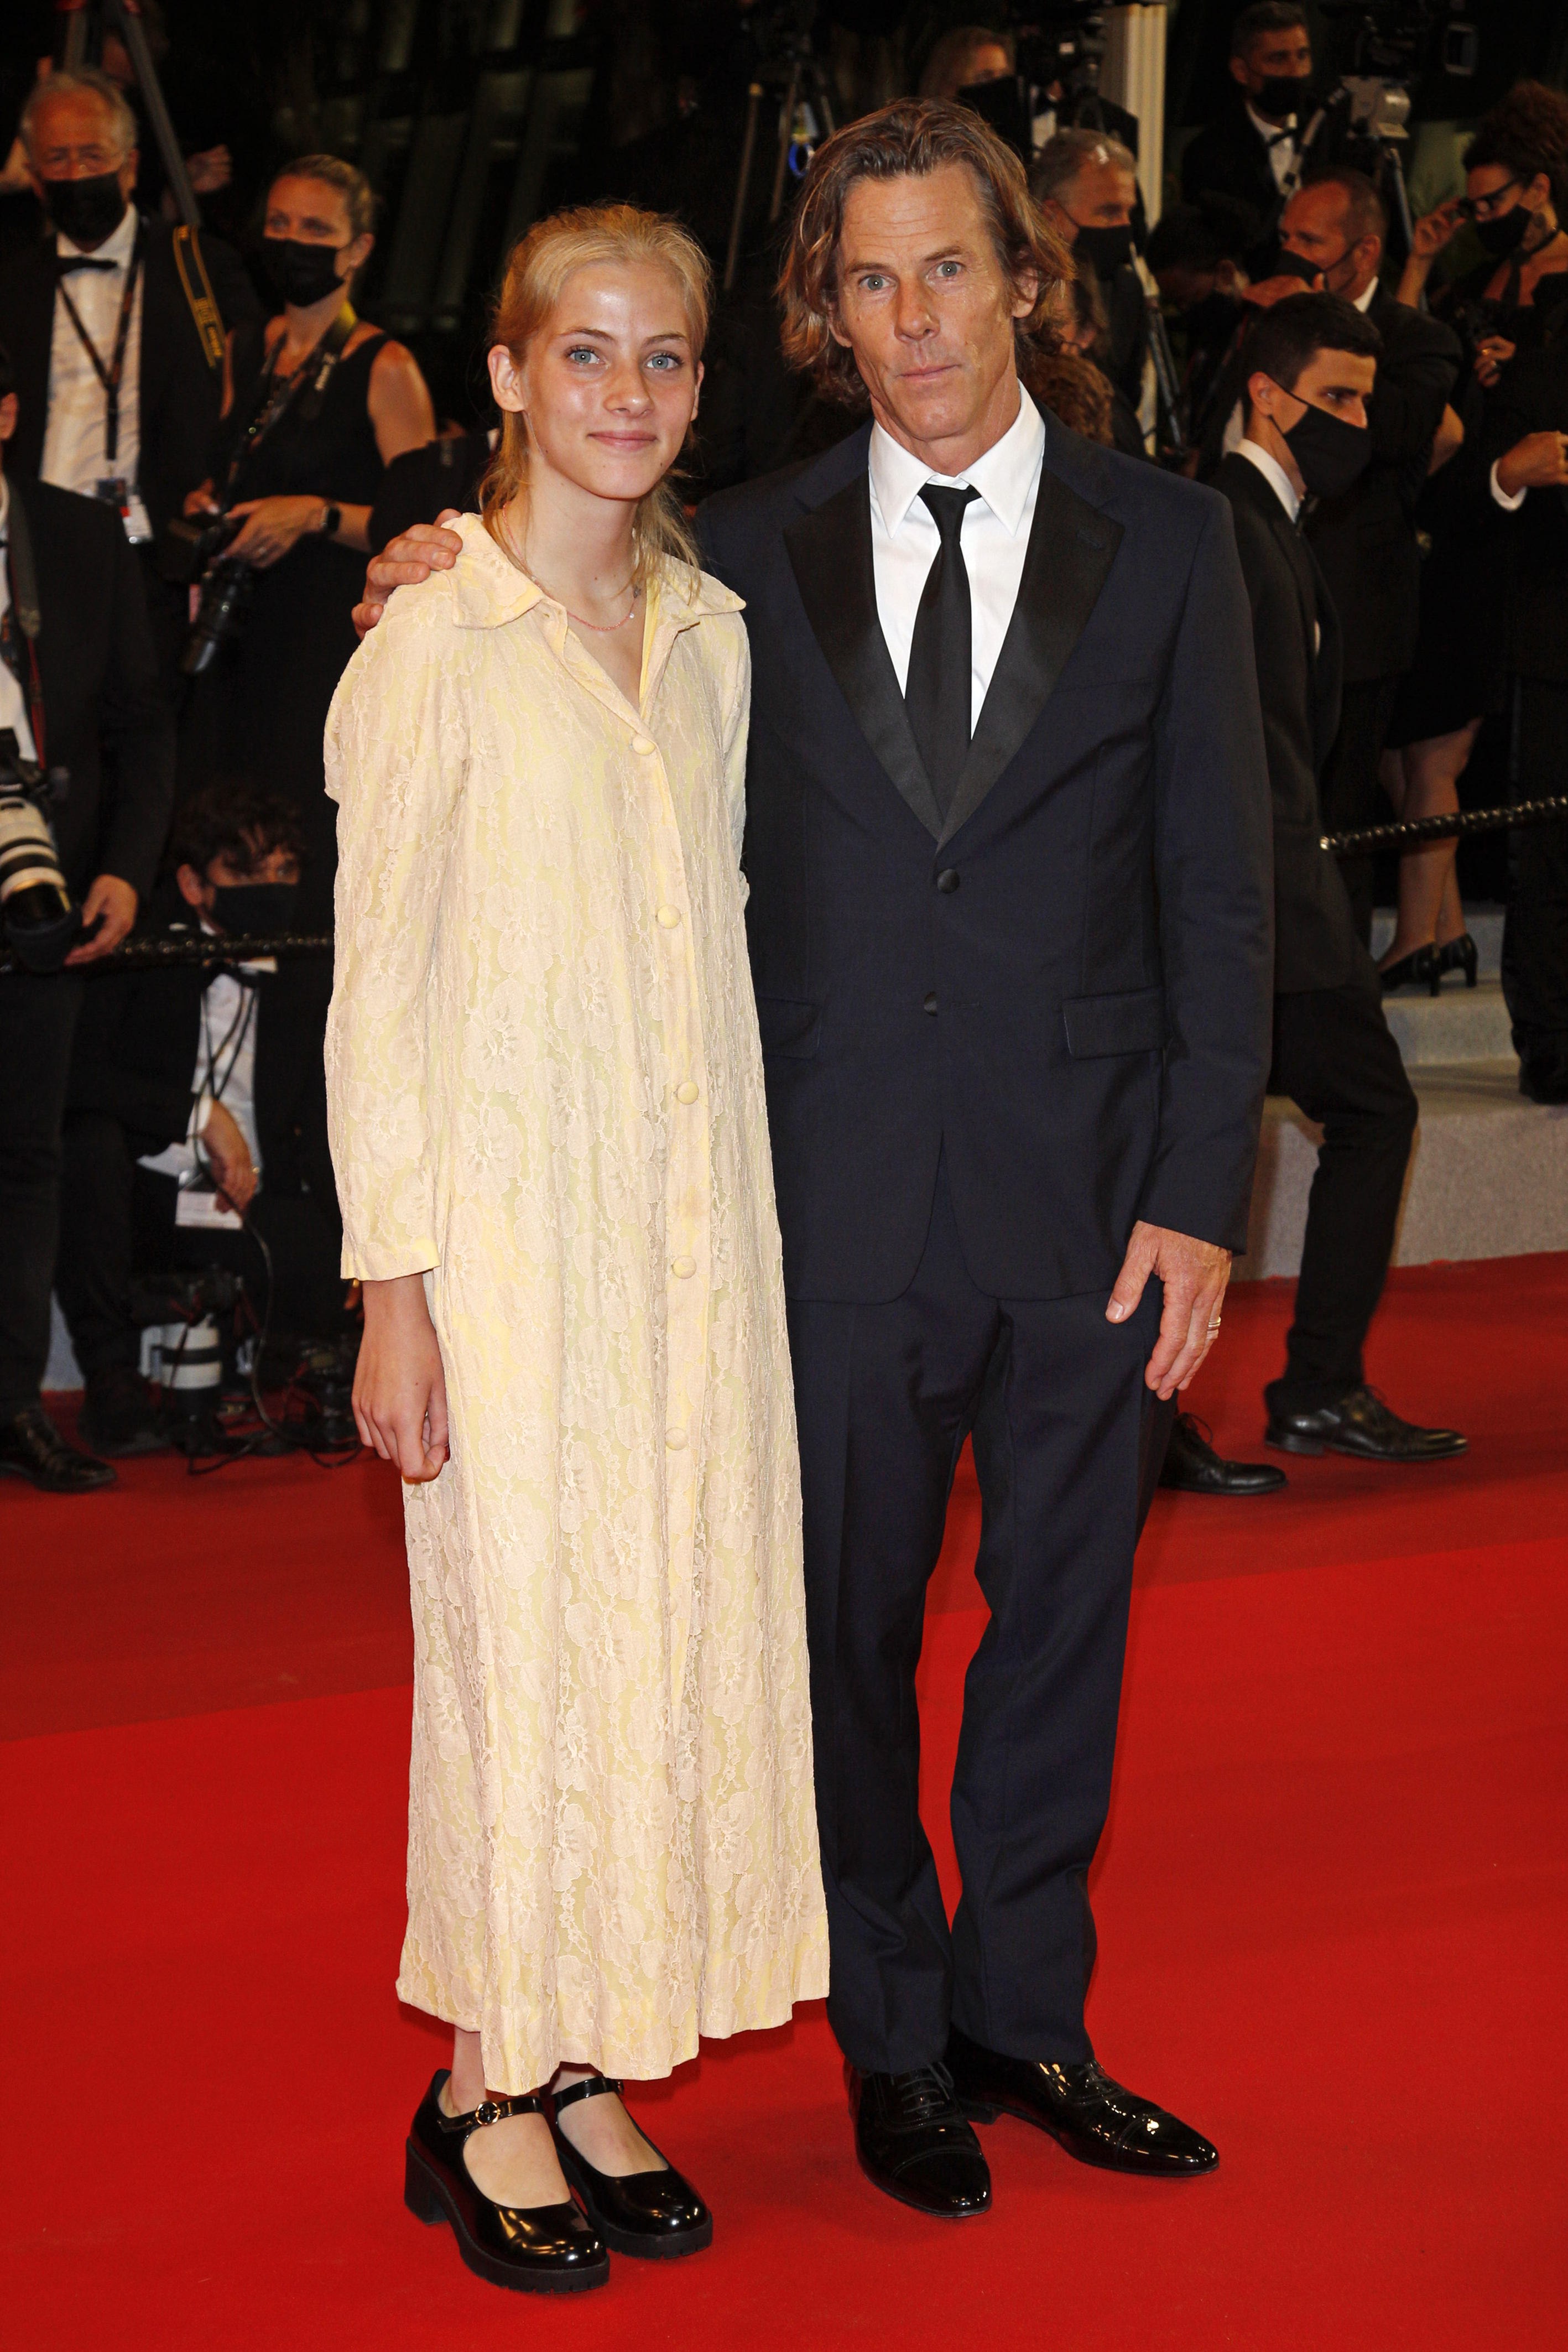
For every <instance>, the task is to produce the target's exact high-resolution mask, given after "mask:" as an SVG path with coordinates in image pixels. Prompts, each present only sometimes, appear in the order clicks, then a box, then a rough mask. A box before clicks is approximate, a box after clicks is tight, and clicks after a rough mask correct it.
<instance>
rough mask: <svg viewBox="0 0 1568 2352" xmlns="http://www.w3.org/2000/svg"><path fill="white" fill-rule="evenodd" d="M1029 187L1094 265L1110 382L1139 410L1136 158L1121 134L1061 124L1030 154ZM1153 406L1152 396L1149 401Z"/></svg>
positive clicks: (1143, 307) (1075, 252)
mask: <svg viewBox="0 0 1568 2352" xmlns="http://www.w3.org/2000/svg"><path fill="white" fill-rule="evenodd" d="M1029 184H1030V194H1031V195H1032V196H1033V198H1034V200H1035V202H1036V204H1038V205H1039V206H1040V210H1041V211H1042V212H1043V213H1044V215H1045V217H1046V219H1047V221H1048V222H1049V223H1050V225H1051V227H1052V228H1053V229H1054V230H1055V231H1056V232H1057V234H1058V235H1059V236H1061V237H1062V238H1063V239H1064V240H1065V241H1066V243H1067V244H1068V245H1070V246H1071V248H1072V257H1073V259H1074V261H1075V262H1076V263H1077V264H1078V265H1079V267H1080V268H1089V269H1091V270H1092V272H1093V274H1094V277H1095V278H1096V280H1097V281H1098V285H1099V289H1100V295H1101V299H1102V300H1103V303H1104V306H1105V316H1106V320H1107V324H1108V331H1109V349H1108V351H1107V352H1106V354H1105V359H1104V367H1105V372H1106V373H1107V374H1108V375H1109V376H1110V378H1111V381H1112V383H1114V384H1115V385H1116V386H1117V387H1118V389H1119V390H1120V391H1122V392H1123V393H1124V394H1125V395H1126V397H1127V399H1128V400H1129V401H1130V402H1131V403H1132V404H1134V407H1135V408H1136V409H1137V410H1138V411H1139V413H1140V415H1142V413H1143V411H1144V408H1145V396H1144V395H1145V383H1144V376H1145V365H1146V362H1147V358H1148V338H1149V321H1148V295H1147V293H1146V291H1145V286H1144V280H1143V278H1142V277H1141V276H1140V275H1139V272H1138V269H1137V267H1136V265H1135V263H1134V247H1133V215H1134V210H1135V209H1136V206H1137V201H1138V174H1137V164H1136V163H1135V162H1134V157H1133V155H1132V153H1131V152H1130V150H1129V149H1127V148H1125V147H1124V146H1123V145H1122V143H1121V142H1120V141H1119V140H1116V139H1112V138H1109V137H1107V136H1106V135H1105V133H1104V132H1103V131H1058V132H1057V134H1056V136H1055V138H1054V139H1051V140H1048V141H1047V142H1046V144H1045V145H1044V146H1043V147H1042V148H1041V149H1040V153H1039V154H1038V155H1037V156H1036V157H1035V159H1034V163H1033V165H1032V167H1031V168H1030V175H1029ZM1148 405H1149V406H1150V409H1151V413H1152V402H1150V403H1148Z"/></svg>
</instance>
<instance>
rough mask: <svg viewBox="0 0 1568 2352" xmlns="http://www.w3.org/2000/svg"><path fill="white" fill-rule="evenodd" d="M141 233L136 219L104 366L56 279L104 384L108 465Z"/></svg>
mask: <svg viewBox="0 0 1568 2352" xmlns="http://www.w3.org/2000/svg"><path fill="white" fill-rule="evenodd" d="M142 236H143V232H142V227H141V222H140V221H138V222H137V224H136V242H135V244H134V245H133V246H132V247H131V267H130V268H128V269H127V271H126V273H125V291H124V293H123V294H122V295H121V296H120V326H119V329H118V331H117V332H116V334H115V338H114V357H113V358H112V359H111V360H110V363H109V365H108V366H107V367H105V366H104V363H103V360H102V358H101V356H100V354H99V350H98V346H97V345H96V344H95V343H94V341H93V340H92V337H91V336H90V335H89V333H88V331H87V329H86V328H85V327H84V326H83V325H82V322H81V312H80V311H79V310H78V309H77V306H76V304H75V303H74V302H73V301H72V300H71V290H70V288H69V287H68V285H67V284H66V281H65V279H64V278H57V280H56V285H57V289H58V291H59V297H60V300H61V301H62V302H63V303H64V304H65V306H66V316H67V317H68V319H69V320H70V322H71V324H72V326H73V327H74V328H75V329H76V331H77V340H78V342H79V343H80V345H81V347H82V349H83V351H84V352H86V353H87V355H88V357H89V360H90V361H91V362H92V368H93V373H94V374H95V375H96V376H97V378H98V380H99V383H100V384H101V385H102V386H103V455H104V461H105V463H106V464H108V465H110V466H112V465H113V463H114V458H115V452H116V451H117V449H118V448H119V446H120V379H121V377H122V376H123V375H124V373H125V346H126V343H127V342H128V341H129V340H130V336H131V307H132V305H133V304H134V302H135V300H136V280H137V278H138V277H139V275H140V274H141V246H142Z"/></svg>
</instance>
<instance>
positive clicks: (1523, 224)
mask: <svg viewBox="0 0 1568 2352" xmlns="http://www.w3.org/2000/svg"><path fill="white" fill-rule="evenodd" d="M1534 218H1535V215H1534V214H1533V213H1532V212H1531V210H1530V208H1529V206H1528V205H1510V207H1509V209H1508V211H1507V212H1505V213H1499V214H1498V215H1496V216H1495V218H1493V219H1491V220H1484V221H1483V220H1479V221H1475V222H1473V223H1472V224H1471V226H1473V228H1474V229H1475V233H1476V235H1477V236H1479V239H1480V241H1481V243H1482V244H1483V245H1484V246H1485V247H1486V249H1487V251H1488V252H1489V253H1490V254H1491V255H1493V256H1494V257H1496V258H1497V259H1498V260H1499V261H1503V260H1506V258H1507V257H1508V256H1509V255H1510V254H1511V253H1517V252H1518V250H1519V248H1520V247H1521V245H1522V244H1523V243H1524V240H1525V238H1526V237H1527V236H1529V235H1530V224H1531V221H1532V220H1533V219H1534Z"/></svg>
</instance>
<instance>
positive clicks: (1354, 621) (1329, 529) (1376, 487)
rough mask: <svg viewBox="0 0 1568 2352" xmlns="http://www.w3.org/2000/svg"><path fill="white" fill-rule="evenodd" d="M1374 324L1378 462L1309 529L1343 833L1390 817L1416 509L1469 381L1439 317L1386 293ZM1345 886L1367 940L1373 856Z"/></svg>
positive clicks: (1326, 788)
mask: <svg viewBox="0 0 1568 2352" xmlns="http://www.w3.org/2000/svg"><path fill="white" fill-rule="evenodd" d="M1367 316H1368V318H1369V319H1370V320H1371V321H1372V323H1373V325H1374V326H1375V328H1376V329H1377V331H1378V333H1379V334H1380V335H1381V336H1382V337H1383V350H1382V352H1381V353H1380V354H1379V357H1378V362H1377V381H1376V383H1375V386H1374V389H1373V394H1372V398H1371V400H1370V401H1369V402H1368V403H1367V421H1368V424H1369V425H1370V426H1371V429H1372V462H1371V464H1370V465H1369V466H1368V467H1367V468H1366V471H1365V472H1364V474H1363V475H1362V477H1361V478H1360V480H1359V481H1357V482H1356V483H1354V485H1353V486H1352V488H1350V489H1348V490H1347V491H1346V492H1345V493H1344V496H1343V498H1338V499H1323V500H1322V501H1320V502H1319V504H1318V505H1317V506H1316V507H1315V508H1314V509H1313V510H1312V514H1311V515H1310V516H1309V517H1308V520H1307V524H1306V531H1307V537H1308V538H1309V539H1310V540H1311V541H1312V546H1313V549H1314V550H1315V551H1316V554H1317V558H1318V561H1319V562H1320V563H1321V564H1322V568H1323V575H1324V577H1325V578H1326V580H1327V581H1328V584H1329V593H1330V594H1331V595H1332V596H1333V601H1334V603H1335V604H1336V605H1337V606H1338V607H1339V614H1340V619H1341V622H1342V624H1343V629H1344V645H1345V666H1344V686H1345V692H1344V709H1343V717H1342V719H1341V721H1340V730H1339V734H1338V737H1337V738H1336V740H1335V742H1334V746H1333V751H1332V752H1331V753H1330V755H1329V759H1328V761H1327V763H1326V765H1325V766H1324V769H1323V772H1322V803H1323V821H1324V823H1325V824H1326V825H1327V826H1328V828H1329V830H1330V831H1331V832H1333V833H1348V832H1351V831H1352V830H1354V828H1355V827H1356V826H1358V825H1365V824H1377V822H1378V821H1379V818H1380V817H1385V816H1386V814H1387V813H1388V812H1387V803H1386V802H1385V800H1384V797H1383V794H1382V790H1381V787H1380V785H1379V783H1378V780H1377V763H1378V761H1379V759H1380V758H1381V756H1382V752H1383V742H1384V738H1385V735H1386V734H1387V732H1388V722H1389V720H1390V719H1391V718H1392V716H1393V713H1394V705H1395V701H1396V697H1397V695H1398V691H1399V681H1400V679H1401V677H1403V676H1404V674H1405V672H1406V670H1407V669H1408V668H1409V667H1410V666H1411V664H1412V663H1413V662H1414V660H1415V658H1416V635H1417V632H1418V627H1419V621H1420V604H1421V557H1420V551H1419V549H1418V548H1417V546H1416V500H1417V499H1418V498H1419V497H1420V495H1421V488H1422V485H1423V484H1424V482H1425V481H1426V478H1427V464H1428V462H1429V460H1430V458H1431V455H1432V440H1433V436H1434V435H1435V434H1436V432H1437V427H1438V425H1439V424H1440V423H1441V422H1442V416H1443V409H1444V405H1445V404H1446V403H1447V401H1448V395H1449V394H1450V393H1451V392H1452V391H1453V388H1454V383H1455V381H1456V379H1457V377H1458V372H1459V346H1458V341H1457V339H1456V338H1455V336H1454V335H1453V333H1452V332H1451V331H1450V330H1449V329H1448V328H1447V327H1445V326H1444V325H1443V324H1442V322H1441V321H1440V320H1437V319H1429V318H1427V317H1426V316H1425V314H1424V313H1423V312H1421V311H1419V310H1411V309H1409V308H1408V306H1407V305H1406V304H1405V303H1403V302H1396V301H1395V300H1394V299H1393V297H1392V296H1391V295H1388V294H1385V293H1382V292H1381V291H1380V292H1378V293H1376V294H1375V295H1374V296H1373V298H1372V302H1371V306H1370V308H1369V310H1368V311H1367ZM1345 885H1346V887H1347V888H1348V889H1349V891H1350V894H1351V902H1352V904H1353V906H1354V908H1355V912H1356V926H1357V929H1358V930H1359V932H1360V935H1361V937H1362V939H1363V940H1365V939H1368V938H1369V937H1370V936H1371V931H1372V890H1373V868H1372V860H1371V858H1370V857H1359V858H1354V859H1352V860H1351V861H1350V862H1349V863H1348V864H1347V865H1346V867H1345Z"/></svg>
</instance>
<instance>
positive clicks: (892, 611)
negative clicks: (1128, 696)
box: [870, 389, 1045, 735]
mask: <svg viewBox="0 0 1568 2352" xmlns="http://www.w3.org/2000/svg"><path fill="white" fill-rule="evenodd" d="M1044 457H1045V426H1044V425H1043V424H1042V422H1041V421H1040V411H1039V409H1038V408H1037V407H1036V406H1035V404H1034V403H1033V401H1032V400H1031V399H1030V396H1029V394H1028V393H1027V392H1023V391H1022V390H1021V389H1020V392H1019V413H1018V415H1017V416H1016V417H1015V418H1014V419H1013V422H1012V424H1011V425H1009V427H1008V429H1007V431H1006V432H1005V433H1004V434H1003V435H1002V437H1001V439H1000V440H999V441H997V442H994V443H993V444H992V446H991V447H990V448H988V450H987V451H986V454H985V456H984V457H977V459H976V460H975V463H974V464H973V465H972V466H969V467H966V468H965V470H964V472H963V473H961V474H956V475H952V476H949V475H946V474H936V473H933V472H932V470H931V468H930V467H929V466H927V465H926V464H925V462H924V460H923V459H921V458H919V457H912V456H911V454H910V452H909V451H908V450H907V449H905V448H904V446H903V445H902V444H901V443H900V442H897V441H895V440H894V437H893V436H892V434H891V433H886V432H884V431H883V428H882V426H881V425H873V427H872V436H871V460H870V463H871V548H872V568H873V574H874V576H875V581H876V613H877V618H878V620H879V621H880V622H881V623H882V634H883V637H884V638H885V639H886V640H887V650H888V652H889V654H890V655H891V656H892V658H893V667H894V671H895V672H896V674H897V677H898V686H899V691H900V693H903V692H904V689H905V687H906V685H907V682H908V677H909V648H910V646H911V644H912V642H913V640H914V636H915V615H916V614H918V612H919V610H920V599H921V595H922V593H924V591H925V582H926V579H927V576H928V575H929V573H930V570H931V566H932V565H933V563H935V562H936V557H937V554H938V552H939V551H940V549H941V545H942V535H941V533H940V531H939V530H937V528H936V518H935V517H934V516H933V514H932V512H931V509H930V508H929V507H927V506H926V504H925V500H924V499H922V498H921V496H920V493H921V491H922V490H923V489H924V488H925V485H926V483H927V482H935V483H936V485H937V487H938V488H942V489H971V488H972V489H976V490H977V491H978V492H979V496H978V498H977V499H972V500H971V501H970V503H969V505H968V506H967V507H966V508H965V509H964V520H963V524H962V527H961V543H962V546H963V551H964V567H965V570H966V571H967V572H968V575H969V610H970V614H971V628H970V646H971V662H970V679H969V732H970V734H971V735H972V734H973V733H974V731H975V729H976V727H977V725H978V723H979V718H980V712H981V709H983V707H984V704H985V699H986V695H987V693H988V690H989V688H990V683H991V675H992V672H993V671H994V670H995V668H996V667H997V663H998V659H999V658H1000V656H1001V650H1002V640H1003V638H1004V637H1005V636H1006V635H1007V633H1008V625H1009V622H1010V621H1011V619H1012V616H1013V606H1014V605H1015V604H1017V603H1018V593H1019V582H1020V581H1021V580H1022V578H1023V566H1024V558H1025V556H1026V555H1027V554H1028V552H1029V535H1030V529H1031V527H1032V525H1033V522H1034V503H1035V499H1036V498H1037V497H1038V495H1039V492H1040V467H1041V465H1042V463H1043V462H1044Z"/></svg>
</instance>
